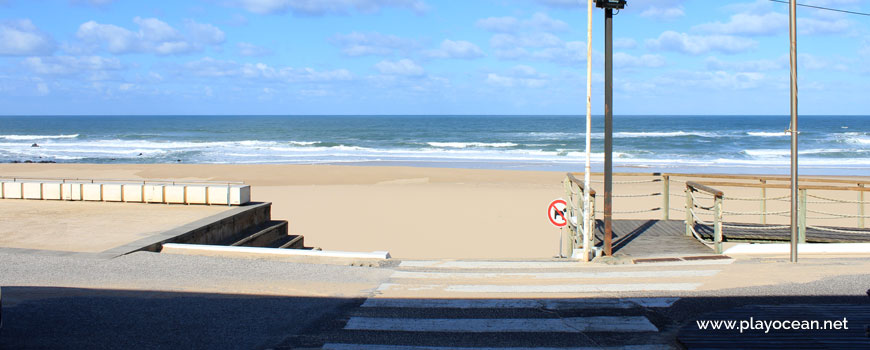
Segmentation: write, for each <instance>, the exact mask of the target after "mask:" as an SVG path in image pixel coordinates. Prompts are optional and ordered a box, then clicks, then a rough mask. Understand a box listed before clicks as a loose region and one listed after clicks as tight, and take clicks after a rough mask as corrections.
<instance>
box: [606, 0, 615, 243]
mask: <svg viewBox="0 0 870 350" xmlns="http://www.w3.org/2000/svg"><path fill="white" fill-rule="evenodd" d="M612 193H613V10H612V9H606V10H605V12H604V253H605V254H606V255H607V256H613V242H612V240H613V223H612V219H613V215H612V213H613V203H612V202H611V195H612Z"/></svg>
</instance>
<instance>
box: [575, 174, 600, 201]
mask: <svg viewBox="0 0 870 350" xmlns="http://www.w3.org/2000/svg"><path fill="white" fill-rule="evenodd" d="M581 174H582V173H581ZM568 179H569V180H571V182H573V183H574V184H575V185H577V186H579V187H580V190H581V191H583V190H585V188H584V186H583V182H584V181H583V180H580V179H578V178H576V177H574V174H572V173H568ZM589 195H590V196H595V189H593V188H589Z"/></svg>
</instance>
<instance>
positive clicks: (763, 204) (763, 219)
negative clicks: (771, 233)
mask: <svg viewBox="0 0 870 350" xmlns="http://www.w3.org/2000/svg"><path fill="white" fill-rule="evenodd" d="M759 181H761V184H762V185H765V184H767V180H764V179H762V180H759ZM765 213H767V187H762V188H761V224H762V225H764V224H766V223H767V216H766V215H765Z"/></svg>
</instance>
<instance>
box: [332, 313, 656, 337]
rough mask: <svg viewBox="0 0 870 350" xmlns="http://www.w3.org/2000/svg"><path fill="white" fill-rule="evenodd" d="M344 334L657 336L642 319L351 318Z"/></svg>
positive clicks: (630, 317) (654, 327)
mask: <svg viewBox="0 0 870 350" xmlns="http://www.w3.org/2000/svg"><path fill="white" fill-rule="evenodd" d="M344 329H346V330H363V331H392V332H450V333H508V332H524V333H537V332H558V333H581V332H658V331H659V330H658V328H656V326H655V325H653V324H652V323H650V321H649V320H648V319H647V318H646V317H644V316H590V317H568V318H386V317H351V318H350V320H348V321H347V325H345V326H344Z"/></svg>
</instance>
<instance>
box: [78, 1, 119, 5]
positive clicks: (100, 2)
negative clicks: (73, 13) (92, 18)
mask: <svg viewBox="0 0 870 350" xmlns="http://www.w3.org/2000/svg"><path fill="white" fill-rule="evenodd" d="M70 2H71V3H73V4H81V5H91V6H106V5H109V4H111V3H113V2H115V0H70Z"/></svg>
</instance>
